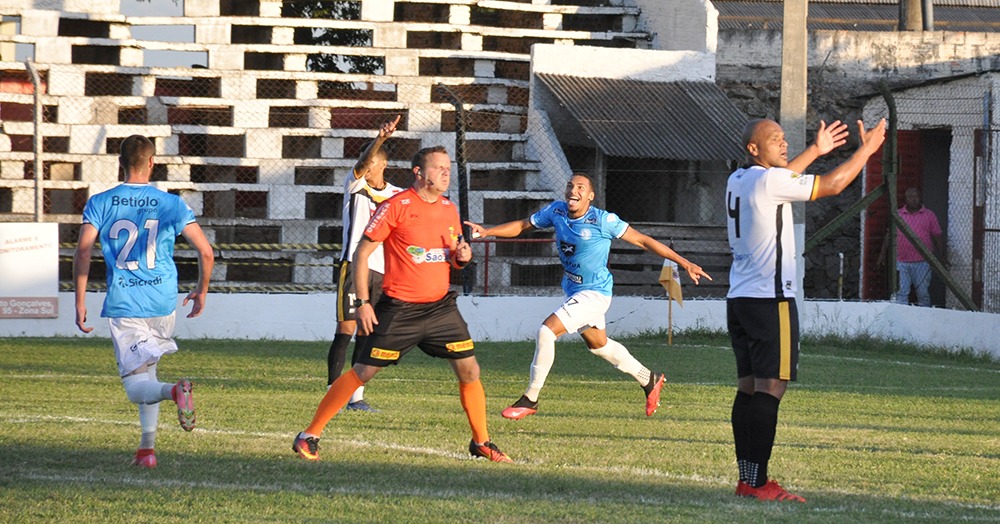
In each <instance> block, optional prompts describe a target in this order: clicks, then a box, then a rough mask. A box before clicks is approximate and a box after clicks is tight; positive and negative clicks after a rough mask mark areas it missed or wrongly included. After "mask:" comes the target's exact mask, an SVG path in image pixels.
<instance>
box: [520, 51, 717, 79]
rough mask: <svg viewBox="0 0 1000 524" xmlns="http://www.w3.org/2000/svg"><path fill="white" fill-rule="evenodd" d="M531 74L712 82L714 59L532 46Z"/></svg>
mask: <svg viewBox="0 0 1000 524" xmlns="http://www.w3.org/2000/svg"><path fill="white" fill-rule="evenodd" d="M531 72H532V74H536V73H550V74H557V75H574V76H582V77H596V78H627V79H631V80H645V81H650V82H675V81H679V80H710V81H714V80H715V55H714V54H712V53H700V52H697V51H657V50H651V49H611V48H603V47H584V46H564V45H556V44H535V45H533V46H531Z"/></svg>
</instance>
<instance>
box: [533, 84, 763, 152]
mask: <svg viewBox="0 0 1000 524" xmlns="http://www.w3.org/2000/svg"><path fill="white" fill-rule="evenodd" d="M538 78H539V79H540V80H541V82H542V83H543V84H544V85H545V86H546V87H547V88H548V89H549V90H550V91H551V92H552V94H553V95H555V97H556V99H557V100H558V101H559V103H560V104H561V105H562V106H563V107H565V108H566V109H567V111H569V113H570V114H571V115H572V116H573V118H574V119H576V120H577V121H578V122H579V123H580V125H581V126H582V127H583V129H584V131H586V133H587V134H588V135H589V136H590V138H591V139H592V140H593V141H594V142H595V143H596V144H597V146H598V147H599V148H600V149H601V150H602V151H604V152H605V153H606V154H608V155H611V156H621V157H629V158H664V159H673V160H738V159H741V158H742V157H743V152H742V147H741V146H740V143H739V140H740V134H741V133H742V130H743V125H744V124H745V123H746V121H747V117H746V115H744V114H743V113H742V112H741V111H740V110H739V109H738V108H737V107H736V106H735V105H734V104H733V103H732V102H731V101H730V100H729V99H728V98H726V95H725V93H723V92H722V90H721V89H719V88H718V86H716V85H715V84H714V83H712V82H707V81H698V82H695V81H682V82H649V81H640V80H626V79H612V78H586V77H578V76H569V75H552V74H538Z"/></svg>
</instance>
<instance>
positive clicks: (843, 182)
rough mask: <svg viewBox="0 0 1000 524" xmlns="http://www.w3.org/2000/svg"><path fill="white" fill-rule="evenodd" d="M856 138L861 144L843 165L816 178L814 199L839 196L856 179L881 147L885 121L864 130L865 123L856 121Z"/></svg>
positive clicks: (883, 138) (883, 139)
mask: <svg viewBox="0 0 1000 524" xmlns="http://www.w3.org/2000/svg"><path fill="white" fill-rule="evenodd" d="M858 137H859V139H860V140H861V144H860V145H859V146H858V149H857V151H855V152H854V154H852V155H851V157H850V158H848V159H847V160H846V161H844V163H843V164H840V165H839V166H837V167H835V168H834V169H833V171H830V172H829V173H827V174H825V175H823V176H820V177H817V178H818V181H817V182H816V195H815V198H816V199H818V198H823V197H827V196H833V195H839V194H840V192H841V191H843V190H844V189H845V188H846V187H847V186H848V185H850V183H851V182H853V181H854V179H855V178H857V176H858V173H861V169H862V168H864V167H865V163H866V162H868V157H870V156H872V155H873V154H875V152H876V151H878V148H880V147H882V142H884V141H885V119H884V118H883V119H882V120H880V121H879V123H878V124H876V125H875V127H873V128H871V129H869V130H867V131H866V130H865V123H864V122H862V121H860V120H858Z"/></svg>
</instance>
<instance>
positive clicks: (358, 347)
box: [351, 335, 368, 367]
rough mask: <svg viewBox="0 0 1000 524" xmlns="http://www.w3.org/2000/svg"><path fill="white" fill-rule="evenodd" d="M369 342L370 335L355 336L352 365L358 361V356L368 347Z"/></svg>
mask: <svg viewBox="0 0 1000 524" xmlns="http://www.w3.org/2000/svg"><path fill="white" fill-rule="evenodd" d="M367 343H368V335H355V337H354V351H352V352H351V367H354V365H355V364H357V363H358V356H359V355H362V354H363V353H364V352H365V351H368V349H367V348H366V347H365V344H367Z"/></svg>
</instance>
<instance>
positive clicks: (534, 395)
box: [466, 173, 712, 420]
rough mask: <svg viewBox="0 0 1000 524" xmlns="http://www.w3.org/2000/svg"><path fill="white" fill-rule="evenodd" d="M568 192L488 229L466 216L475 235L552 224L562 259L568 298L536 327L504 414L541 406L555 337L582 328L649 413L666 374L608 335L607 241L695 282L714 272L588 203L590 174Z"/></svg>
mask: <svg viewBox="0 0 1000 524" xmlns="http://www.w3.org/2000/svg"><path fill="white" fill-rule="evenodd" d="M565 196H566V200H565V201H561V200H560V201H556V202H553V203H551V204H549V205H548V206H546V207H545V208H543V209H542V210H541V211H538V212H537V213H535V214H533V215H531V216H530V217H528V218H525V219H522V220H515V221H513V222H507V223H505V224H500V225H498V226H493V227H490V228H484V227H483V226H481V225H479V224H473V223H471V222H466V224H468V225H469V227H471V228H472V231H473V236H477V235H478V236H482V237H489V236H495V237H516V236H518V235H520V234H521V233H524V232H526V231H532V230H534V229H536V228H537V229H543V228H550V227H551V228H555V235H556V242H557V248H558V250H559V260H560V261H561V262H562V265H563V269H564V273H563V279H562V288H563V291H564V292H565V293H566V297H567V298H566V301H565V302H563V304H562V306H560V307H559V309H557V310H555V312H553V313H552V314H551V315H549V316H548V318H546V319H545V322H543V323H542V326H541V328H539V330H538V338H537V340H536V343H535V356H534V359H533V360H532V361H531V371H530V378H529V381H528V389H527V390H526V391H525V392H524V395H522V396H521V398H519V399H518V400H517V402H515V403H514V404H513V405H511V406H508V407H507V408H506V409H504V410H503V412H502V413H501V415H503V416H504V417H506V418H509V419H514V420H519V419H522V418H524V417H527V416H528V415H533V414H535V413H537V412H538V394H539V392H540V391H541V389H542V386H543V385H544V384H545V378H546V377H548V374H549V370H550V369H552V364H553V362H555V357H556V339H557V338H559V337H560V336H562V335H564V334H566V333H568V332H571V331H573V332H578V333H580V336H581V337H583V340H584V342H586V343H587V347H588V348H590V352H591V353H593V354H595V355H597V356H599V357H601V358H603V359H604V360H607V361H608V362H610V363H611V364H612V365H613V366H615V368H616V369H618V370H619V371H621V372H623V373H626V374H628V375H631V376H632V377H634V378H635V379H636V381H638V382H639V384H640V385H641V386H642V388H643V390H644V391H645V393H646V416H647V417H648V416H652V414H653V413H655V412H656V408H657V407H659V405H660V390H661V389H662V388H663V382H664V378H663V373H660V372H652V371H650V370H649V368H647V367H646V366H644V365H642V363H641V362H639V361H638V360H636V358H635V357H633V356H632V354H631V353H629V352H628V349H626V348H625V346H623V345H621V344H620V343H618V342H615V341H614V340H612V339H610V338H608V333H607V331H606V329H605V321H604V314H605V313H606V312H607V311H608V308H609V307H610V306H611V288H612V286H613V283H614V282H613V280H612V277H611V271H610V270H609V269H608V255H609V254H610V252H611V240H612V239H615V238H620V239H622V240H624V241H626V242H628V243H630V244H634V245H636V246H639V247H641V248H642V249H644V250H646V251H650V252H652V253H655V254H657V255H659V256H661V257H663V258H666V259H669V260H672V261H674V262H677V264H678V265H679V266H680V267H682V268H684V270H685V271H687V273H688V276H690V277H691V280H693V281H694V282H695V284H697V283H698V280H699V279H700V278H701V277H705V278H707V279H709V280H711V279H712V278H711V277H710V276H708V274H707V273H705V272H704V271H703V270H702V269H701V267H699V266H697V265H696V264H692V263H691V262H689V261H688V260H687V259H685V258H684V257H682V256H680V255H678V254H677V253H675V252H674V250H672V249H670V248H669V247H667V246H665V245H663V244H662V243H660V242H658V241H657V240H655V239H653V238H651V237H649V236H648V235H645V234H643V233H640V232H639V231H637V230H636V229H635V228H633V227H630V226H629V225H628V223H627V222H625V221H623V220H621V219H620V218H618V215H616V214H614V213H609V212H607V211H605V210H603V209H598V208H596V207H593V206H591V202H593V200H594V196H595V195H594V184H593V181H591V179H590V177H589V176H587V175H585V174H583V173H574V174H573V176H572V177H570V179H569V182H567V183H566V195H565Z"/></svg>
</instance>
